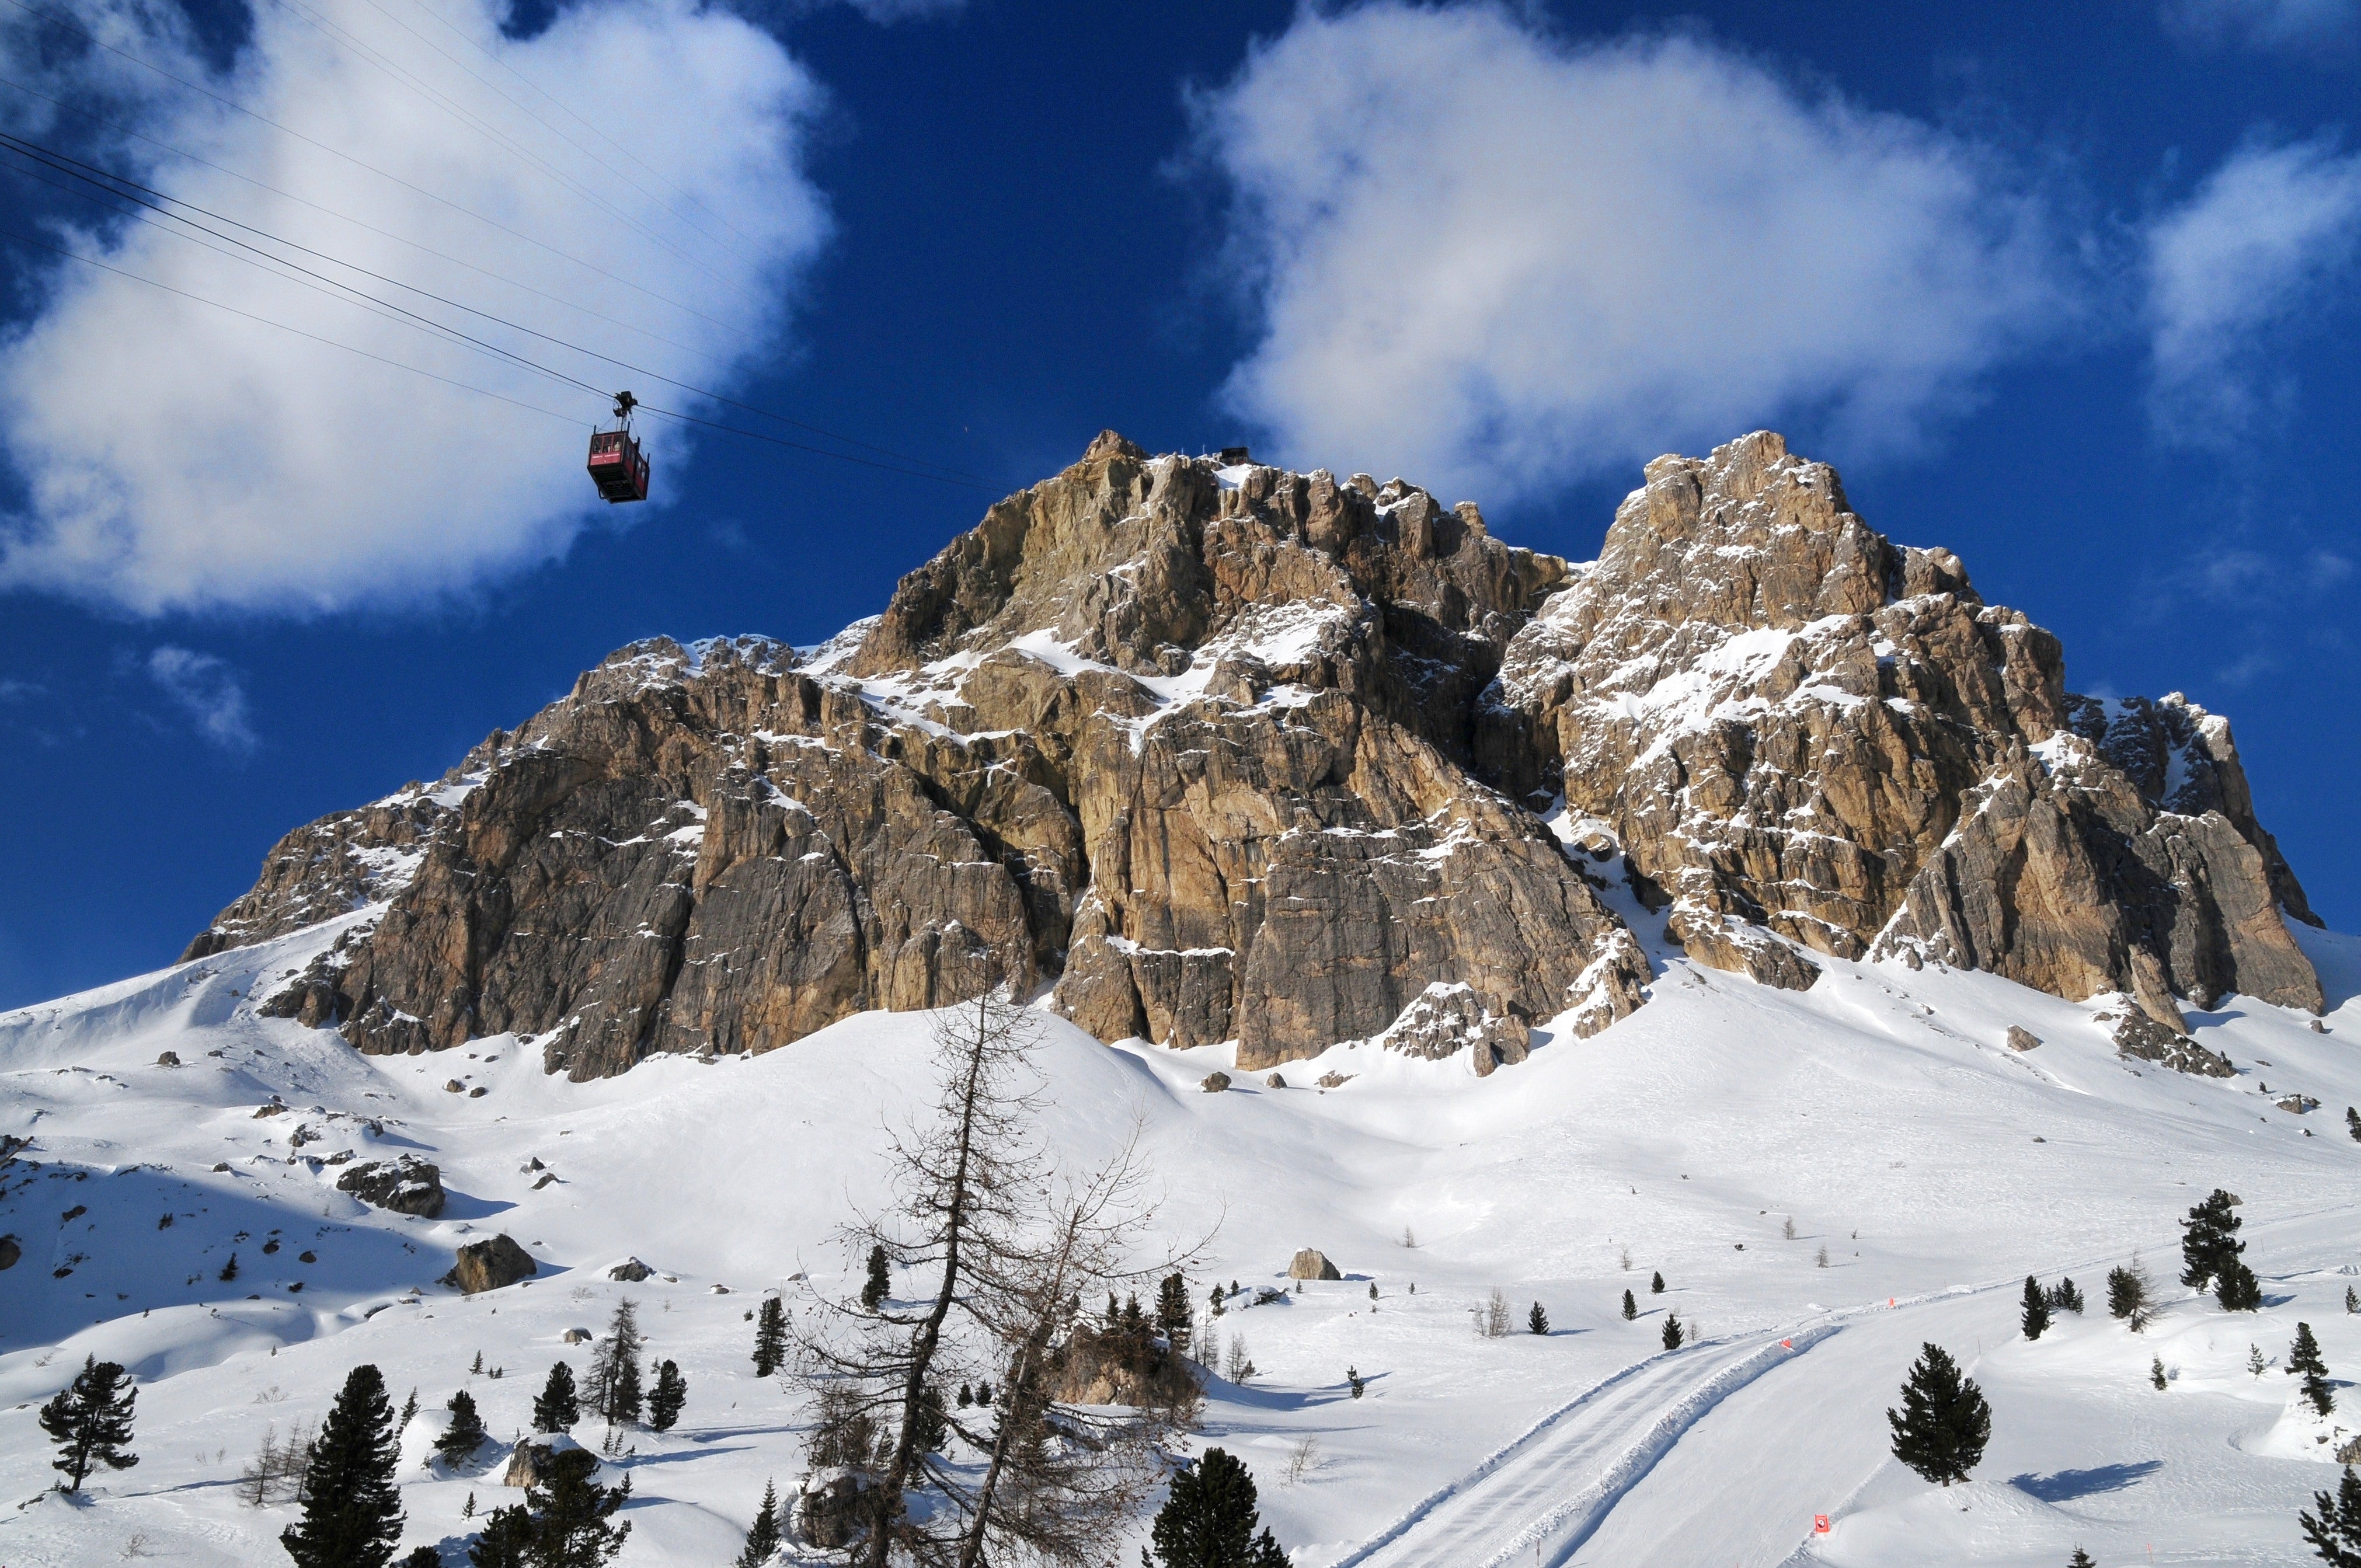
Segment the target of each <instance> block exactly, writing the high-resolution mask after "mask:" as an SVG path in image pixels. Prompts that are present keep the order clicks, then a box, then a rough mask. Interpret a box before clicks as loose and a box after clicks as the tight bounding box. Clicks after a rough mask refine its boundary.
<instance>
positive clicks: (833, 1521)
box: [796, 1469, 879, 1552]
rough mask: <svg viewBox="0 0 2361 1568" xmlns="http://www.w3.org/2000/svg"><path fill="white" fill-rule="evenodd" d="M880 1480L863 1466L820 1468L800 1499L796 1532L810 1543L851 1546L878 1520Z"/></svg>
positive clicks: (825, 1549) (807, 1481)
mask: <svg viewBox="0 0 2361 1568" xmlns="http://www.w3.org/2000/svg"><path fill="white" fill-rule="evenodd" d="M878 1497H879V1494H878V1492H877V1483H876V1481H875V1479H874V1478H873V1477H872V1476H870V1475H867V1474H865V1473H864V1472H862V1471H859V1470H846V1469H835V1470H818V1471H814V1472H813V1473H812V1474H811V1475H807V1476H805V1477H804V1484H803V1489H802V1492H801V1493H800V1494H799V1495H798V1496H797V1497H796V1536H797V1537H798V1538H799V1539H800V1540H801V1541H803V1543H804V1544H805V1545H807V1546H816V1547H818V1548H819V1549H820V1550H821V1551H823V1552H833V1551H835V1550H836V1549H837V1548H839V1547H842V1546H850V1545H851V1544H852V1542H853V1541H856V1540H858V1539H860V1538H861V1537H862V1535H865V1534H866V1533H868V1530H869V1527H870V1526H871V1525H872V1524H873V1523H875V1522H876V1515H877V1511H878V1509H877V1498H878Z"/></svg>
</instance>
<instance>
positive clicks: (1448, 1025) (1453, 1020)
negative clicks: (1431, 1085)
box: [1377, 981, 1532, 1078]
mask: <svg viewBox="0 0 2361 1568" xmlns="http://www.w3.org/2000/svg"><path fill="white" fill-rule="evenodd" d="M1531 1039H1532V1031H1531V1030H1530V1029H1528V1028H1527V1027H1526V1026H1525V1022H1524V1020H1523V1019H1521V1018H1518V1017H1515V1016H1512V1015H1503V1014H1496V1013H1494V1012H1493V1011H1492V1009H1491V1008H1490V1007H1488V1006H1487V1005H1486V1004H1485V1002H1484V999H1483V998H1481V997H1479V996H1477V994H1476V992H1475V990H1474V988H1473V987H1470V986H1466V985H1454V984H1445V983H1444V982H1442V981H1436V982H1435V983H1434V984H1433V985H1430V986H1428V987H1427V988H1426V989H1425V990H1424V991H1423V992H1420V993H1419V995H1418V997H1417V998H1416V999H1415V1000H1414V1001H1412V1002H1411V1004H1410V1005H1409V1006H1408V1007H1405V1008H1403V1009H1402V1011H1401V1016H1400V1017H1399V1018H1396V1019H1395V1020H1394V1021H1393V1023H1392V1024H1390V1025H1388V1026H1387V1028H1386V1032H1385V1033H1384V1034H1382V1035H1380V1036H1378V1040H1377V1043H1378V1045H1380V1046H1383V1047H1385V1048H1386V1049H1388V1050H1389V1051H1400V1052H1401V1053H1402V1054H1403V1055H1404V1056H1412V1057H1421V1058H1426V1059H1428V1060H1436V1059H1440V1058H1444V1057H1450V1056H1456V1055H1458V1054H1459V1053H1460V1052H1461V1051H1463V1050H1464V1051H1466V1052H1467V1053H1468V1059H1469V1063H1470V1065H1472V1066H1473V1067H1474V1068H1475V1069H1476V1074H1477V1077H1479V1078H1481V1077H1483V1076H1485V1075H1486V1074H1488V1073H1489V1072H1491V1071H1492V1070H1493V1069H1495V1068H1498V1067H1499V1066H1500V1065H1501V1064H1503V1063H1505V1062H1520V1061H1522V1060H1524V1059H1525V1047H1526V1046H1527V1044H1528V1042H1529V1041H1530V1040H1531Z"/></svg>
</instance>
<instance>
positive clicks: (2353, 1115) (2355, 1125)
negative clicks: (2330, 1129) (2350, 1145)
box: [2345, 1105, 2361, 1144]
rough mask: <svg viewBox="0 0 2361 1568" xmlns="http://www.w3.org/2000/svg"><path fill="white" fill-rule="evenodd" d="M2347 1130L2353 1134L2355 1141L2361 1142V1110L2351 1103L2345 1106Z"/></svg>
mask: <svg viewBox="0 0 2361 1568" xmlns="http://www.w3.org/2000/svg"><path fill="white" fill-rule="evenodd" d="M2345 1131H2346V1132H2348V1133H2350V1134H2352V1135H2353V1141H2354V1142H2355V1143H2356V1144H2361V1111H2356V1110H2355V1109H2354V1108H2353V1107H2352V1106H2350V1105H2347V1106H2346V1107H2345Z"/></svg>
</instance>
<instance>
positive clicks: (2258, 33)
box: [2164, 0, 2361, 49]
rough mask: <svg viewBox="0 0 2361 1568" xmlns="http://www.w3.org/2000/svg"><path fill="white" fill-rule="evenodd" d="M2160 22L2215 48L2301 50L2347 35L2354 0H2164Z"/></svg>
mask: <svg viewBox="0 0 2361 1568" xmlns="http://www.w3.org/2000/svg"><path fill="white" fill-rule="evenodd" d="M2164 19H2165V25H2166V26H2167V27H2170V28H2171V29H2172V30H2173V31H2174V32H2176V33H2178V34H2180V36H2181V37H2182V38H2187V39H2189V40H2191V42H2194V43H2199V44H2203V45H2206V46H2209V47H2214V48H2218V47H2221V46H2224V45H2231V46H2236V47H2242V48H2246V49H2302V48H2308V47H2311V46H2314V45H2318V44H2323V43H2329V42H2334V41H2336V40H2339V39H2343V38H2349V37H2351V36H2352V34H2353V32H2354V30H2355V24H2356V20H2361V4H2356V0H2166V4H2165V6H2164Z"/></svg>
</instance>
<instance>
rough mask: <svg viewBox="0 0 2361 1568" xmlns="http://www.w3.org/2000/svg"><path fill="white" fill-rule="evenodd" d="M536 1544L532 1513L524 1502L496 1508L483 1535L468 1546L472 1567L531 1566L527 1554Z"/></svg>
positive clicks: (511, 1567)
mask: <svg viewBox="0 0 2361 1568" xmlns="http://www.w3.org/2000/svg"><path fill="white" fill-rule="evenodd" d="M532 1547H533V1515H532V1514H531V1513H530V1512H529V1511H527V1510H526V1508H525V1507H524V1505H522V1503H511V1504H510V1505H509V1506H508V1507H507V1508H494V1509H493V1510H492V1511H491V1513H490V1515H489V1517H488V1518H486V1519H485V1520H484V1529H483V1531H482V1533H481V1534H479V1535H478V1536H477V1537H476V1540H475V1542H474V1544H473V1545H471V1546H469V1547H468V1548H467V1562H468V1563H470V1564H471V1565H472V1568H531V1559H529V1558H528V1557H527V1556H526V1555H525V1554H526V1552H529V1551H531V1550H532Z"/></svg>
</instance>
